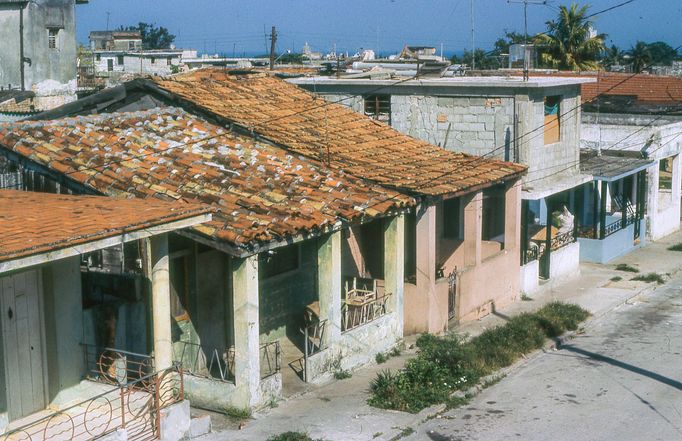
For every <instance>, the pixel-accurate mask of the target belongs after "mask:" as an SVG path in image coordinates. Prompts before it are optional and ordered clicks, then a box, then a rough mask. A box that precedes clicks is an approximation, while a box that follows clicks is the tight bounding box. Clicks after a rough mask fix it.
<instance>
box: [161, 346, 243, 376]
mask: <svg viewBox="0 0 682 441" xmlns="http://www.w3.org/2000/svg"><path fill="white" fill-rule="evenodd" d="M173 349H174V357H173V358H174V361H175V362H176V363H179V364H181V365H182V368H183V370H184V371H185V373H186V374H189V375H193V376H195V377H203V378H210V379H213V380H219V381H225V382H230V383H234V346H232V347H229V348H227V349H226V350H224V351H219V350H218V349H217V348H209V347H206V346H202V345H200V344H198V343H192V342H188V341H181V342H177V343H175V344H174V345H173Z"/></svg>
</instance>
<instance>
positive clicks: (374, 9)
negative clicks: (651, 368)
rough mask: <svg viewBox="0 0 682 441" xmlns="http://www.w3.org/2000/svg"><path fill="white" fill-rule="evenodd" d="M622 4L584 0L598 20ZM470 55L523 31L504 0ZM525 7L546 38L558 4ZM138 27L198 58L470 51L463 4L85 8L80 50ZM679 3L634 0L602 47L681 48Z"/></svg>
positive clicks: (412, 0)
mask: <svg viewBox="0 0 682 441" xmlns="http://www.w3.org/2000/svg"><path fill="white" fill-rule="evenodd" d="M622 2H623V0H592V1H591V2H590V5H591V11H592V12H596V11H599V10H602V9H605V8H608V7H610V6H613V5H616V4H619V3H622ZM474 3H475V7H474V8H475V15H474V17H475V28H476V33H475V39H476V46H477V47H482V48H484V49H489V48H490V47H492V44H493V42H494V41H495V39H496V38H497V37H498V36H501V35H502V34H503V31H504V30H505V29H507V30H516V31H522V30H523V7H522V5H520V4H508V3H507V0H474ZM564 4H569V2H564V1H556V0H549V1H548V4H547V5H541V6H529V14H528V23H529V24H528V29H529V33H531V34H532V33H533V32H540V31H543V30H545V24H544V23H545V21H547V20H548V19H551V18H553V17H554V16H555V15H556V11H557V10H558V7H559V5H564ZM107 12H109V23H110V25H109V27H110V29H112V28H114V27H118V26H120V25H129V24H136V23H137V22H140V21H144V22H154V23H156V24H158V25H163V26H166V27H167V28H169V29H170V31H171V32H172V33H173V34H175V35H176V36H177V39H176V43H177V46H179V47H186V48H194V49H198V50H199V51H200V52H203V51H204V48H205V49H206V51H207V52H210V53H213V52H214V51H218V52H224V53H227V54H229V55H231V54H232V52H233V50H234V51H235V52H236V53H237V54H238V55H239V54H241V53H243V52H246V53H247V54H254V53H263V52H264V51H265V49H266V42H265V38H264V28H265V29H266V32H267V33H269V32H270V27H271V26H272V25H275V26H277V28H278V31H279V34H280V36H279V42H278V50H279V51H283V50H285V49H289V48H292V47H294V48H295V50H296V51H297V52H298V51H300V50H301V47H302V46H303V44H304V42H306V41H307V42H308V43H309V44H310V45H311V47H312V48H313V49H314V50H319V51H323V52H326V51H329V50H330V49H331V48H332V47H333V45H334V43H336V44H337V47H339V48H340V49H341V50H347V51H349V52H355V51H356V50H357V49H358V48H361V47H363V48H368V47H371V48H377V47H378V48H379V51H381V52H394V51H397V50H399V49H400V48H401V47H402V46H403V45H404V44H406V43H409V44H413V45H431V46H436V47H439V46H440V44H441V43H443V44H444V46H445V51H446V52H448V53H449V52H452V51H456V52H460V51H462V50H463V49H465V48H470V47H471V15H470V0H277V1H276V0H242V1H233V0H90V3H89V4H87V5H79V6H78V7H77V11H76V14H77V26H78V28H77V32H78V40H79V41H80V42H84V43H85V42H87V36H88V32H89V31H91V30H101V29H105V28H106V23H107ZM681 18H682V0H636V1H634V2H633V3H630V4H628V5H626V6H623V7H621V8H618V9H616V10H613V11H610V12H606V13H604V14H602V15H599V16H597V17H595V21H596V28H597V30H598V31H599V32H604V33H607V34H608V39H607V44H609V45H611V44H616V45H618V46H620V47H621V48H629V47H630V46H631V45H632V44H634V42H636V41H637V40H643V41H647V42H651V41H657V40H662V41H666V42H668V43H669V44H670V45H671V46H673V47H676V46H679V45H682V32H680V31H679V23H680V19H681Z"/></svg>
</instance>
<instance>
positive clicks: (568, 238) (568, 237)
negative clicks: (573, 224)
mask: <svg viewBox="0 0 682 441" xmlns="http://www.w3.org/2000/svg"><path fill="white" fill-rule="evenodd" d="M575 241H576V237H575V233H574V232H573V230H571V231H568V232H566V233H561V234H557V235H556V236H554V237H553V238H552V241H551V245H550V246H551V250H552V251H556V250H558V249H560V248H563V247H565V246H566V245H570V244H572V243H574V242H575Z"/></svg>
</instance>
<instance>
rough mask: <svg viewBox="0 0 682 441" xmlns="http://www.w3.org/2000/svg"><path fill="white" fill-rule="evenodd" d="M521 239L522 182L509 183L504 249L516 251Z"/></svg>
mask: <svg viewBox="0 0 682 441" xmlns="http://www.w3.org/2000/svg"><path fill="white" fill-rule="evenodd" d="M520 237H521V180H515V181H513V182H508V183H507V185H506V189H505V193H504V248H505V249H506V250H515V249H516V248H518V246H519V238H520Z"/></svg>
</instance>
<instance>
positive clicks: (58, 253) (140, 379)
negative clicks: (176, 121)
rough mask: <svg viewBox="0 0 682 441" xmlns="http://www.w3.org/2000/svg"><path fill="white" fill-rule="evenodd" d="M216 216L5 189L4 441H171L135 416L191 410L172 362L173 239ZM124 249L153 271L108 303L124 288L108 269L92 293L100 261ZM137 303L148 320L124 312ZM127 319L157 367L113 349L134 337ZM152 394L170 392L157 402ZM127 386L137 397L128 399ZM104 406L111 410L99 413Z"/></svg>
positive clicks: (1, 231)
mask: <svg viewBox="0 0 682 441" xmlns="http://www.w3.org/2000/svg"><path fill="white" fill-rule="evenodd" d="M29 206H34V207H35V206H39V207H40V208H41V210H40V213H39V214H38V213H36V214H28V213H27V208H26V207H29ZM210 211H211V210H210V209H209V208H208V207H203V206H199V205H189V204H171V203H168V202H162V201H153V202H150V201H140V200H125V199H124V200H117V199H110V198H102V197H94V196H71V195H57V194H48V193H34V192H24V191H16V190H0V219H2V225H1V226H0V236H1V239H0V306H1V307H2V311H3V314H2V317H1V318H0V322H1V325H2V339H1V342H0V343H1V346H0V348H1V351H0V354H1V355H0V371H1V372H2V374H1V375H0V386H1V387H0V390H2V394H0V428H1V430H2V431H3V434H4V436H5V437H7V438H8V439H14V438H17V439H43V438H48V437H49V436H50V435H57V434H59V436H60V437H63V438H71V439H75V438H78V437H80V436H81V435H80V434H86V433H87V434H89V436H91V437H98V436H106V435H109V434H111V433H118V434H119V436H121V438H118V439H127V437H128V436H130V437H131V439H133V438H134V437H135V436H148V435H152V434H153V435H157V436H160V435H162V434H163V432H164V429H163V427H164V425H166V421H165V419H164V417H163V416H162V415H160V414H159V416H158V418H159V419H158V420H157V421H160V424H161V427H159V426H158V425H156V426H155V425H154V423H153V422H152V421H151V420H149V419H148V418H147V417H140V415H142V414H139V413H138V412H139V411H140V410H143V409H145V408H146V407H149V408H150V409H151V412H152V413H151V414H150V415H151V416H152V417H153V414H154V413H161V412H168V411H169V410H170V409H171V408H174V407H178V406H180V407H182V406H188V404H187V403H184V401H183V400H184V396H183V393H182V377H181V376H180V375H179V372H178V370H177V368H176V366H175V365H174V364H173V360H172V357H171V355H172V347H171V344H170V340H169V338H168V336H169V335H170V334H171V332H172V330H171V323H170V320H169V318H170V317H169V316H167V315H165V314H164V311H167V308H168V305H169V304H170V298H171V297H170V295H171V292H170V286H169V283H168V277H167V274H168V234H169V233H171V232H174V231H179V230H181V229H184V228H187V227H190V226H193V225H197V224H199V223H201V222H206V221H208V220H210V218H211V215H210ZM117 247H126V248H128V249H131V248H139V249H145V250H146V252H147V253H148V254H146V255H145V254H144V253H142V254H141V255H142V256H143V257H142V261H143V262H144V264H145V265H148V266H149V271H145V274H144V276H140V278H139V281H140V283H138V286H137V291H138V292H136V291H135V284H134V283H133V284H132V285H131V284H129V291H128V292H127V294H128V300H127V301H122V299H116V298H114V297H113V296H112V295H111V294H112V293H111V292H110V289H111V287H113V286H115V285H116V284H117V283H121V282H122V281H123V279H122V278H120V277H117V276H116V275H114V274H107V273H105V272H102V271H100V272H98V273H97V276H98V277H97V280H98V281H99V282H100V286H101V287H103V289H102V290H99V291H96V290H93V289H91V286H90V283H91V282H93V280H94V277H91V276H93V274H92V271H96V269H95V266H94V265H92V259H93V258H95V257H96V256H101V255H102V253H103V252H104V253H106V252H107V251H111V250H112V249H116V248H117ZM127 280H129V279H127ZM105 282H108V287H109V288H110V289H109V290H106V289H104V287H105V286H107V285H106V284H105ZM136 296H137V297H136ZM136 298H137V299H139V301H140V302H141V304H142V305H143V311H142V313H141V314H140V315H139V316H138V317H134V316H125V315H124V314H122V312H123V311H124V310H125V308H124V306H125V305H129V304H131V303H132V302H135V301H136ZM141 299H143V300H141ZM98 319H99V320H98ZM126 319H128V320H131V319H141V321H142V322H143V325H142V327H143V334H148V335H149V339H148V344H149V347H150V352H151V353H153V354H154V356H153V357H148V356H144V355H142V354H137V353H133V352H130V351H123V350H121V351H118V350H115V349H114V348H113V347H112V346H113V345H111V342H112V341H114V340H116V339H125V338H126V337H128V338H132V337H135V335H130V327H129V326H127V324H126ZM147 353H149V352H147ZM156 381H158V383H157V382H156ZM151 384H157V385H162V388H163V391H161V390H158V391H159V392H161V395H160V397H161V398H158V399H157V401H156V402H155V401H154V400H155V398H154V396H155V392H154V390H152V389H151V388H150V387H147V386H150V385H151ZM145 385H146V386H145ZM126 386H131V387H136V388H137V392H135V393H134V394H127V393H125V390H126V389H125V388H126ZM157 397H158V395H157ZM106 401H108V402H109V403H110V406H109V407H108V408H106V407H105V408H100V411H99V412H97V414H96V415H93V409H94V408H97V407H98V406H100V405H101V403H102V402H106ZM111 403H115V404H111ZM89 411H90V418H88V412H89ZM55 412H56V413H55ZM67 415H68V416H67ZM104 421H107V424H102V423H103V422H104ZM126 421H127V425H126ZM174 423H177V424H178V426H186V429H185V432H186V431H187V429H188V427H189V418H187V420H185V421H181V420H180V419H178V420H176V421H174ZM126 426H127V428H128V431H127V432H126V429H125V427H126ZM60 439H61V438H60ZM162 439H169V440H170V439H175V438H172V437H168V436H165V437H163V436H162Z"/></svg>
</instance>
